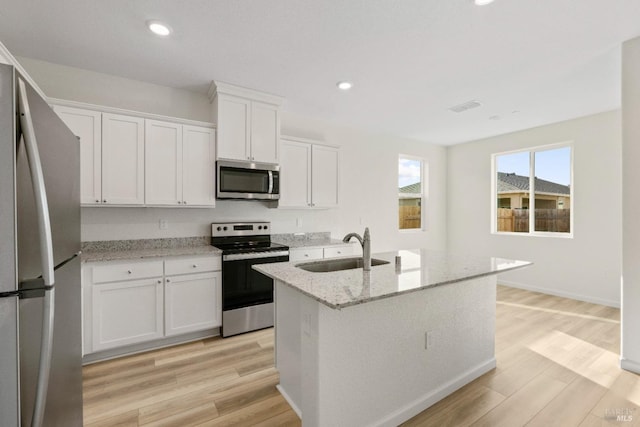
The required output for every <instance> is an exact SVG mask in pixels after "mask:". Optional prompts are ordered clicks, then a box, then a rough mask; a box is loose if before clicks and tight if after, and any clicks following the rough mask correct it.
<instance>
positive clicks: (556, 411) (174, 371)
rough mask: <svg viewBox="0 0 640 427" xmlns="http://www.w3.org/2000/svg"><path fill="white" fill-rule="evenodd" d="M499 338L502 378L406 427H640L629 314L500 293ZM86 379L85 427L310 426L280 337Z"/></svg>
mask: <svg viewBox="0 0 640 427" xmlns="http://www.w3.org/2000/svg"><path fill="white" fill-rule="evenodd" d="M496 329H497V330H496V358H497V361H498V367H497V368H496V369H495V370H493V371H491V372H489V373H487V374H485V375H483V376H482V377H480V378H479V379H477V380H476V381H474V382H472V383H471V384H468V385H467V386H465V387H463V388H461V389H460V390H458V391H457V392H455V393H453V394H452V395H450V396H449V397H447V398H446V399H444V400H442V401H440V402H438V403H437V404H435V405H434V406H432V407H431V408H429V409H427V410H426V411H424V412H422V413H421V414H419V415H418V416H416V417H415V418H413V419H411V420H409V421H408V422H406V423H405V424H404V425H405V426H437V427H440V426H456V427H458V426H491V427H493V426H507V427H514V426H523V425H527V426H545V427H547V426H562V427H571V426H580V427H595V426H611V425H614V426H640V411H639V410H638V408H639V407H640V376H638V375H635V374H632V373H630V372H626V371H622V370H620V369H619V367H618V357H619V348H620V312H619V310H617V309H614V308H610V307H604V306H600V305H595V304H588V303H583V302H578V301H574V300H570V299H565V298H559V297H554V296H549V295H543V294H539V293H534V292H528V291H524V290H519V289H513V288H507V287H503V286H498V302H497V322H496ZM83 372H84V409H85V414H84V417H85V425H86V426H91V427H97V426H142V425H144V426H160V425H162V426H180V427H182V426H218V425H220V426H226V425H239V426H299V425H300V420H299V419H298V418H297V416H296V415H295V413H294V412H293V411H292V410H291V409H290V408H289V406H288V405H287V403H286V402H285V400H284V399H283V398H282V397H281V396H280V394H279V392H278V391H277V390H276V389H275V385H276V384H277V383H278V373H277V371H276V370H275V369H274V367H273V330H271V329H268V330H263V331H258V332H254V333H250V334H245V335H242V336H238V337H232V338H227V339H224V340H222V339H220V338H212V339H207V340H202V341H197V342H194V343H190V344H185V345H180V346H176V347H172V348H167V349H162V350H157V351H153V352H148V353H144V354H139V355H134V356H130V357H125V358H121V359H116V360H113V361H107V362H102V363H97V364H93V365H89V366H85V367H84V370H83ZM618 415H626V419H627V420H629V419H630V418H631V420H629V421H622V420H621V419H620V420H616V417H617V416H618Z"/></svg>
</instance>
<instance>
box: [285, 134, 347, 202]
mask: <svg viewBox="0 0 640 427" xmlns="http://www.w3.org/2000/svg"><path fill="white" fill-rule="evenodd" d="M281 150H282V153H281V162H280V200H279V202H278V207H282V208H331V207H335V206H337V205H338V188H339V184H338V183H339V180H338V177H339V171H340V168H339V166H340V165H339V161H340V155H339V150H338V148H337V147H331V146H326V145H322V144H318V143H316V142H315V141H311V140H308V139H302V138H293V137H288V136H283V137H282V140H281Z"/></svg>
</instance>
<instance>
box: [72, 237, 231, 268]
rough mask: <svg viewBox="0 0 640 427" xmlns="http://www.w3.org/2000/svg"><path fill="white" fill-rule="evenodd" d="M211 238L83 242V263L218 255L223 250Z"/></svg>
mask: <svg viewBox="0 0 640 427" xmlns="http://www.w3.org/2000/svg"><path fill="white" fill-rule="evenodd" d="M210 242H211V238H210V237H207V236H202V237H177V238H164V239H138V240H106V241H96V242H83V243H82V255H81V260H82V262H83V263H85V262H101V261H117V260H134V259H144V258H158V257H172V256H189V255H190V256H198V255H221V254H222V251H221V250H220V249H218V248H215V247H213V246H211V245H210V244H209V243H210Z"/></svg>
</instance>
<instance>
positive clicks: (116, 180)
mask: <svg viewBox="0 0 640 427" xmlns="http://www.w3.org/2000/svg"><path fill="white" fill-rule="evenodd" d="M102 202H103V204H105V203H106V204H114V205H142V204H144V119H141V118H138V117H129V116H122V115H118V114H108V113H103V114H102Z"/></svg>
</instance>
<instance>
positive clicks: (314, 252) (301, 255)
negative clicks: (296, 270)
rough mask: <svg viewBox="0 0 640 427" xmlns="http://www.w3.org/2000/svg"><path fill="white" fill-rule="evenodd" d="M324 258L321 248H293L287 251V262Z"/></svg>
mask: <svg viewBox="0 0 640 427" xmlns="http://www.w3.org/2000/svg"><path fill="white" fill-rule="evenodd" d="M323 257H324V253H323V249H322V248H295V249H289V261H290V262H296V261H311V260H314V259H322V258H323Z"/></svg>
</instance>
